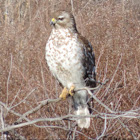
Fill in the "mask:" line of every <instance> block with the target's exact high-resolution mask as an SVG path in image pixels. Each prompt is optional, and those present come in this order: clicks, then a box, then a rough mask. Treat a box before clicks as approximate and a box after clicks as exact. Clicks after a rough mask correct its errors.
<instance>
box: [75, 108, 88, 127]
mask: <svg viewBox="0 0 140 140" xmlns="http://www.w3.org/2000/svg"><path fill="white" fill-rule="evenodd" d="M75 115H81V116H82V115H90V112H89V109H88V107H87V106H86V107H81V106H80V107H78V110H76V111H75ZM77 124H78V126H79V127H80V128H89V126H90V117H87V118H82V119H77Z"/></svg>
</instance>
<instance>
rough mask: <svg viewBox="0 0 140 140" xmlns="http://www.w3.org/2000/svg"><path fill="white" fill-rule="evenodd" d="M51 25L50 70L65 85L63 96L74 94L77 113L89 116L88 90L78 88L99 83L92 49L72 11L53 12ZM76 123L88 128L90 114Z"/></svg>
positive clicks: (49, 44)
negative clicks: (78, 26) (81, 32)
mask: <svg viewBox="0 0 140 140" xmlns="http://www.w3.org/2000/svg"><path fill="white" fill-rule="evenodd" d="M51 25H52V31H51V34H50V37H49V39H48V42H47V44H46V52H45V53H46V56H45V57H46V60H47V64H48V66H49V69H50V71H51V73H52V74H53V76H54V77H55V78H56V79H58V81H59V82H60V83H61V84H62V86H63V87H64V89H63V90H62V93H61V95H60V98H63V99H65V98H66V97H67V96H68V95H71V96H72V100H73V103H74V109H75V114H76V115H90V111H89V106H88V93H87V91H86V90H77V91H76V89H79V88H83V87H86V86H88V87H95V86H96V79H95V77H96V74H95V56H94V53H93V48H92V46H91V44H90V43H89V42H88V40H87V39H86V38H84V37H83V36H81V35H80V33H79V32H78V31H77V28H76V23H75V19H74V16H73V15H72V14H71V13H70V12H66V11H57V12H54V14H53V17H52V19H51ZM74 91H76V92H74ZM77 124H78V126H79V127H80V128H89V126H90V117H87V118H80V119H77Z"/></svg>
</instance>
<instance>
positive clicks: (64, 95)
mask: <svg viewBox="0 0 140 140" xmlns="http://www.w3.org/2000/svg"><path fill="white" fill-rule="evenodd" d="M68 95H69V91H68V89H67V88H66V87H64V89H63V90H62V93H61V94H60V96H59V98H62V99H64V100H65V99H66V97H67V96H68Z"/></svg>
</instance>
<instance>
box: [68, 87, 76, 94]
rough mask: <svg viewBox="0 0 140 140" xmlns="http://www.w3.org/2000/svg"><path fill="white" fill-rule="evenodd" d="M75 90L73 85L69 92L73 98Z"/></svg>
mask: <svg viewBox="0 0 140 140" xmlns="http://www.w3.org/2000/svg"><path fill="white" fill-rule="evenodd" d="M74 89H75V86H74V85H72V86H71V87H70V90H69V94H70V95H71V96H73V94H74Z"/></svg>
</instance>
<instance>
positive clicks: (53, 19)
mask: <svg viewBox="0 0 140 140" xmlns="http://www.w3.org/2000/svg"><path fill="white" fill-rule="evenodd" d="M55 23H56V19H55V18H52V20H51V22H50V25H53V26H54V25H55Z"/></svg>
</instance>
